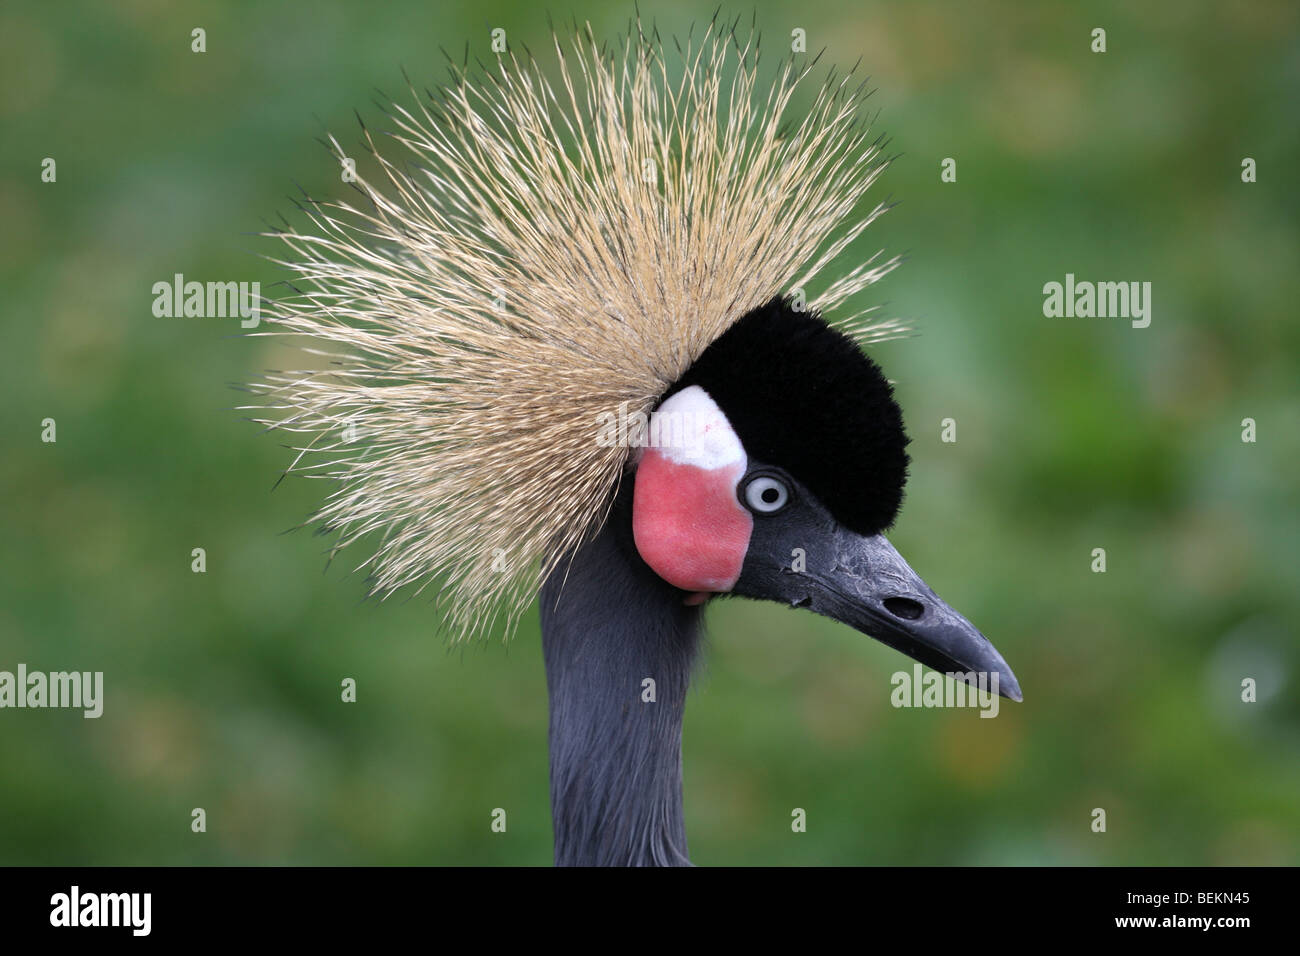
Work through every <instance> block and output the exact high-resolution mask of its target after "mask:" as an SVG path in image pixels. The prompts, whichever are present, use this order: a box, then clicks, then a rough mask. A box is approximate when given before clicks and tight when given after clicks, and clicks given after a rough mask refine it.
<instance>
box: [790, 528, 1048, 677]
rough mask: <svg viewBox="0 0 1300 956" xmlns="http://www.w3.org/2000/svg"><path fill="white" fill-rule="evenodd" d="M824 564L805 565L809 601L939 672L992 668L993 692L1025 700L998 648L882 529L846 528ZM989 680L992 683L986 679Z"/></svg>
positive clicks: (989, 671) (810, 605) (963, 672)
mask: <svg viewBox="0 0 1300 956" xmlns="http://www.w3.org/2000/svg"><path fill="white" fill-rule="evenodd" d="M833 550H834V555H835V560H834V561H833V562H831V564H830V566H829V567H823V568H814V567H813V566H811V565H810V566H809V568H808V571H807V572H806V573H807V575H808V577H810V578H811V579H812V584H813V585H814V586H813V588H812V589H811V590H812V594H811V596H810V600H809V602H808V604H807V605H806V606H808V608H809V610H812V611H815V612H817V613H818V614H824V615H825V616H827V617H831V618H834V619H835V620H837V621H841V622H843V623H844V624H847V625H849V626H850V627H852V628H854V629H856V630H858V631H861V632H863V633H864V634H867V635H869V636H871V637H874V638H875V639H876V640H878V641H881V642H882V643H884V644H888V645H889V646H890V647H892V648H895V649H896V650H899V651H902V652H903V653H904V654H906V655H907V656H908V657H910V658H912V659H913V660H917V661H920V662H921V663H922V664H924V665H926V666H927V667H932V668H934V669H935V670H937V671H941V672H943V673H945V674H951V675H952V676H954V677H956V678H958V679H963V680H966V681H967V682H968V683H970V682H971V681H972V677H971V675H979V674H987V675H989V678H988V679H990V680H991V678H992V676H993V675H995V674H996V675H997V680H998V693H999V694H1001V695H1002V696H1003V697H1007V698H1009V699H1011V700H1014V701H1020V700H1022V699H1023V697H1022V695H1021V693H1020V684H1019V682H1018V681H1017V680H1016V675H1015V674H1013V673H1011V668H1010V667H1008V666H1007V662H1006V661H1004V660H1003V659H1002V655H1001V654H999V653H998V651H997V648H995V647H994V646H993V645H992V644H990V643H989V640H988V638H986V637H985V636H984V635H983V634H981V633H980V632H979V631H978V630H976V628H975V626H974V625H973V624H971V622H970V621H968V620H966V618H964V617H962V616H961V615H960V614H958V613H957V612H956V611H954V610H953V609H952V608H951V607H949V606H948V605H947V603H945V602H944V600H943V599H942V598H940V597H939V595H937V594H935V593H934V591H932V590H931V589H930V587H929V585H927V584H926V583H925V582H924V581H923V580H921V577H920V575H918V574H917V573H916V572H915V571H913V570H912V569H911V568H910V567H909V566H908V564H907V562H906V561H904V560H903V556H902V555H901V554H899V553H898V551H897V550H895V548H894V546H893V545H892V544H890V543H889V541H888V540H886V539H885V537H884V536H883V535H872V536H871V537H863V536H862V535H857V534H854V533H852V532H851V531H847V530H845V529H843V528H841V529H839V530H838V532H837V534H836V540H835V542H834V549H833ZM986 686H989V685H986Z"/></svg>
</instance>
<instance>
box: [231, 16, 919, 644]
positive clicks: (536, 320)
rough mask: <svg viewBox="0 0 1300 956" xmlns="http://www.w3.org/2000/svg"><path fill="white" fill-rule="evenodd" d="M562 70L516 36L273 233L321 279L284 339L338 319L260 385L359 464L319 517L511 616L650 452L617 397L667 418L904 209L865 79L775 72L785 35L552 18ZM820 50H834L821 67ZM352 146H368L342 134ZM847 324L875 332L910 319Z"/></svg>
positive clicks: (397, 109)
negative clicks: (604, 434)
mask: <svg viewBox="0 0 1300 956" xmlns="http://www.w3.org/2000/svg"><path fill="white" fill-rule="evenodd" d="M553 39H554V47H555V55H556V60H557V64H556V67H555V76H556V77H557V79H556V80H555V81H552V80H551V79H549V78H548V75H547V73H546V72H545V71H544V70H543V68H542V66H541V65H540V64H539V63H538V62H537V61H536V60H535V59H533V58H532V56H531V55H527V56H525V57H523V58H522V59H521V58H520V57H518V56H516V55H515V54H514V53H513V52H511V53H509V54H504V55H501V56H500V57H498V59H497V61H496V62H495V63H494V64H492V65H491V67H490V68H487V67H484V68H482V69H481V70H480V71H477V72H475V71H471V70H469V69H466V68H463V67H453V68H452V78H451V82H450V83H449V84H448V85H447V86H446V87H444V88H441V89H439V90H438V91H436V92H434V93H429V94H427V95H426V96H424V97H419V96H416V97H415V100H416V102H415V103H414V104H413V105H412V106H410V107H406V106H400V105H397V104H391V105H390V107H389V115H390V117H391V119H392V121H393V124H394V130H393V132H392V134H391V136H392V139H393V141H394V142H395V143H396V144H398V146H400V147H401V148H402V149H404V150H406V151H408V153H409V155H407V156H406V162H405V163H402V164H400V165H399V163H398V162H396V161H394V160H393V159H391V158H389V157H387V156H385V155H384V153H382V152H381V151H380V150H379V149H378V148H376V146H375V140H374V137H373V135H372V133H371V131H370V130H369V129H367V128H365V127H364V124H363V127H362V128H363V137H364V141H365V143H366V147H367V149H368V150H369V151H370V152H371V153H372V154H373V155H374V157H375V160H376V162H377V164H378V169H379V170H380V171H381V175H380V176H379V177H378V178H377V181H375V182H371V181H369V180H368V179H366V178H365V177H364V176H362V175H361V174H358V178H357V182H356V188H357V190H358V192H359V194H360V196H361V201H360V202H358V203H357V204H355V205H354V204H351V203H348V202H317V201H311V200H309V201H308V202H307V203H306V204H305V205H304V212H305V213H306V216H307V217H308V219H309V220H310V222H311V228H309V229H307V230H305V231H299V230H298V229H296V228H286V229H285V230H283V231H277V232H274V233H271V235H275V236H277V237H278V238H280V239H282V240H283V242H284V243H285V245H286V246H287V247H288V249H289V251H290V254H289V255H283V254H282V255H280V256H276V257H274V261H276V262H277V263H278V264H280V265H281V266H283V267H284V268H286V269H288V270H290V272H292V273H293V276H294V277H293V279H292V280H291V282H290V286H291V288H292V289H293V290H294V294H292V295H290V296H287V297H284V298H281V299H279V300H278V301H275V302H273V303H271V304H270V307H269V314H268V315H267V316H266V318H267V320H268V321H269V322H270V323H272V324H273V330H272V331H270V332H267V333H264V334H270V335H284V334H288V335H293V336H295V337H307V338H310V339H312V340H315V341H316V342H317V343H319V345H318V346H317V347H315V348H308V349H307V351H314V352H315V354H317V355H320V356H323V357H324V358H326V359H327V360H328V364H327V365H326V367H325V368H324V369H317V370H305V371H299V372H285V373H278V374H272V375H270V376H268V378H267V379H266V380H265V381H263V382H261V383H259V384H258V385H255V386H254V388H255V390H257V391H258V392H260V394H261V395H262V396H263V397H264V403H263V404H261V405H258V406H255V407H256V408H258V409H259V410H260V413H261V417H260V418H259V419H258V420H259V421H263V422H264V423H265V424H268V425H270V426H272V427H274V428H276V429H279V430H280V431H284V432H292V433H295V434H297V435H301V436H305V437H304V438H303V439H302V440H301V441H299V442H298V443H296V450H297V458H296V460H295V461H294V463H293V465H292V466H291V468H290V469H289V470H290V471H291V472H300V473H305V474H309V475H316V476H324V477H329V478H332V479H334V480H335V481H336V482H337V486H336V487H335V488H334V490H333V491H332V492H331V493H330V495H329V497H328V499H327V500H326V502H325V504H324V505H323V507H322V508H321V509H320V511H319V512H318V514H317V515H316V516H315V520H318V521H319V522H320V523H321V524H322V525H323V527H324V528H326V529H329V530H334V531H337V532H338V540H337V543H336V545H335V547H334V551H335V552H337V550H338V549H340V548H343V547H345V546H347V545H348V544H351V543H353V542H355V541H356V540H357V539H359V538H361V537H363V536H365V535H369V534H371V533H374V534H376V535H377V536H378V538H377V540H378V545H377V547H376V550H375V551H374V553H373V554H372V555H370V556H369V557H368V558H366V559H365V560H364V561H363V562H362V563H361V564H360V565H359V569H366V570H368V571H369V573H370V576H371V578H372V586H373V588H374V590H376V591H377V592H380V593H383V594H388V593H391V592H392V591H394V590H395V589H397V588H399V587H403V586H407V585H411V586H414V588H415V589H416V590H417V592H418V591H420V590H423V589H424V588H426V587H428V586H429V585H430V584H431V583H433V584H435V586H437V587H438V588H439V591H440V600H441V601H442V602H443V603H445V605H446V608H445V610H446V615H445V620H446V623H447V624H448V625H449V626H450V627H451V629H452V630H453V631H454V632H455V633H457V634H459V635H470V634H474V633H478V632H482V631H484V630H486V629H487V628H489V627H490V626H491V625H492V622H493V619H494V616H495V615H496V613H497V612H498V611H504V616H505V620H506V624H507V633H508V632H509V631H510V630H512V629H513V625H514V623H515V621H516V620H517V618H518V616H519V614H520V613H521V612H522V611H523V610H524V609H526V608H527V606H528V605H529V603H530V602H531V601H532V599H533V596H534V595H535V594H536V592H537V588H538V586H539V585H540V583H541V582H542V580H544V579H545V577H546V576H547V574H548V573H549V572H550V571H551V570H552V569H553V568H554V566H555V565H556V562H557V561H559V560H560V556H561V555H563V554H564V553H566V552H567V551H568V550H569V549H570V548H571V547H572V546H573V545H575V544H576V543H578V542H580V541H581V540H583V539H584V538H585V537H586V536H588V535H589V534H591V533H593V532H594V530H596V529H597V528H598V527H599V525H600V523H601V521H602V520H603V519H604V517H605V511H606V509H607V508H608V507H609V503H610V500H611V491H612V490H613V489H614V488H615V487H616V486H617V484H618V482H619V480H620V478H621V476H622V474H623V469H624V466H625V464H626V462H627V458H628V453H629V449H627V448H623V447H608V446H607V445H604V444H602V443H600V442H599V441H598V440H597V425H598V422H599V421H600V420H601V418H600V416H601V414H602V413H607V412H615V413H617V411H618V410H619V408H620V406H624V403H626V405H625V406H624V407H626V408H627V410H628V412H629V413H633V414H634V413H637V412H642V413H645V412H648V411H649V410H650V409H651V408H652V407H653V406H654V404H655V403H656V401H657V400H658V399H659V398H660V397H661V396H662V395H663V394H664V393H665V391H666V390H667V389H668V388H669V387H671V386H672V385H673V383H674V382H676V381H677V380H678V378H679V377H680V376H681V375H682V374H683V373H684V372H685V371H686V370H687V369H688V368H689V367H690V366H691V364H692V362H693V361H694V360H695V359H696V358H697V357H698V356H699V355H700V354H701V353H702V352H703V351H704V349H705V348H706V347H707V346H708V345H709V344H710V343H711V342H713V341H714V340H715V339H717V338H718V336H720V335H721V334H722V333H723V332H724V331H726V329H727V328H728V327H729V326H730V325H731V324H732V323H733V322H735V321H736V320H737V319H738V318H739V317H741V316H742V315H744V314H745V313H746V312H747V311H749V310H750V309H752V308H754V307H756V306H758V305H761V304H763V303H765V302H768V301H769V300H771V299H772V298H773V296H774V295H778V294H785V293H789V292H790V291H791V290H792V289H793V288H795V287H801V288H809V287H810V286H812V285H813V284H814V283H815V282H816V281H817V279H818V277H819V276H820V275H821V274H822V273H823V272H824V271H825V270H826V268H827V267H828V266H829V265H830V264H831V263H832V262H833V261H835V260H836V258H837V257H838V256H840V255H841V253H843V252H844V251H845V249H846V248H847V247H848V246H849V244H850V243H851V242H853V241H854V240H855V239H856V238H857V237H858V236H859V235H860V234H861V233H862V232H863V230H865V229H866V228H867V226H868V225H869V224H870V223H871V222H872V221H873V220H874V219H875V218H876V217H877V216H878V215H880V214H881V212H883V211H884V209H885V206H884V205H883V204H878V205H875V206H874V207H871V208H870V209H869V210H865V211H859V205H860V203H861V202H862V200H863V196H864V194H865V193H866V192H867V189H868V187H869V186H870V185H871V184H872V182H873V181H874V180H875V179H876V177H877V176H878V175H879V173H880V171H881V169H882V168H883V166H884V165H885V163H886V160H885V159H884V157H883V156H882V154H881V147H882V143H881V141H880V140H879V139H871V138H869V133H868V130H867V127H868V125H869V124H868V122H867V118H866V117H865V115H864V109H863V99H864V98H865V95H866V94H864V91H863V87H862V86H861V85H857V86H855V85H853V74H852V73H850V74H848V75H847V76H842V77H836V76H835V75H833V74H832V75H830V76H828V77H827V79H826V80H825V81H824V82H823V83H822V85H821V86H820V87H819V88H818V90H817V92H816V94H815V96H814V97H813V102H812V104H811V106H810V107H809V108H808V109H807V111H806V112H799V113H796V112H795V111H794V110H793V109H792V108H791V103H792V99H793V97H794V94H795V91H796V89H797V88H798V87H799V86H800V84H801V83H803V82H804V81H805V80H806V79H807V77H808V76H809V74H810V71H811V69H812V64H809V63H807V62H803V61H799V60H796V59H795V58H791V59H789V60H787V61H785V62H784V63H783V64H782V65H781V66H780V68H779V69H778V70H777V71H776V75H775V77H773V79H772V82H771V87H770V89H768V90H767V91H766V92H763V91H761V90H760V87H759V76H760V74H759V69H758V37H757V34H754V33H751V34H750V35H749V37H748V38H747V39H741V38H740V37H738V36H737V34H736V32H735V28H734V25H732V26H730V27H728V26H727V25H725V24H721V23H719V22H718V21H717V20H716V19H715V21H714V22H713V23H710V24H709V26H708V28H707V29H706V30H705V32H704V34H703V36H702V37H701V38H700V39H699V40H698V41H697V42H695V41H690V40H688V41H687V43H686V45H685V46H684V47H683V46H681V45H680V44H676V43H675V44H674V50H675V53H676V56H672V57H670V55H669V54H668V52H667V51H666V50H665V45H664V43H663V42H662V40H661V39H660V38H659V36H658V35H657V33H652V34H651V35H649V36H648V35H646V34H645V33H644V32H643V31H642V27H641V24H640V22H639V21H638V22H634V23H633V25H632V26H631V28H630V29H629V31H628V35H627V37H626V39H625V41H624V42H623V44H622V47H621V49H619V50H617V51H615V52H607V51H606V50H605V49H604V48H603V47H602V46H601V45H599V44H598V42H597V40H596V38H595V36H594V33H593V31H592V29H591V27H590V25H587V26H586V27H585V29H582V30H576V29H575V31H574V34H573V36H572V38H571V39H569V40H567V41H562V40H561V39H560V37H559V35H558V34H554V35H553ZM814 62H815V61H814ZM330 144H331V146H332V149H333V150H334V152H335V153H336V154H337V156H338V157H339V159H340V160H342V159H343V158H345V156H346V153H345V151H344V150H343V149H342V147H340V146H339V144H338V142H337V140H335V139H334V138H333V137H330ZM881 256H882V254H881V253H877V254H876V255H875V256H873V257H871V258H870V259H869V260H867V261H866V262H863V263H861V264H859V265H857V266H855V267H853V268H852V269H850V270H849V271H848V272H847V273H845V274H843V275H842V276H840V277H839V278H838V279H837V280H835V281H833V282H831V283H829V284H828V285H826V286H825V288H824V289H823V291H821V293H820V294H819V295H817V296H815V297H810V301H809V302H808V305H809V306H810V307H811V308H814V309H816V310H818V311H820V312H822V313H823V314H831V313H832V312H833V310H834V309H835V308H836V307H837V306H839V305H841V304H842V303H844V302H845V301H846V300H848V299H850V298H851V297H853V296H854V295H855V294H857V293H858V292H860V291H862V290H863V289H864V288H866V286H868V285H870V284H871V283H872V282H874V281H876V280H877V279H878V278H880V277H881V276H882V275H883V274H884V273H886V272H888V271H889V270H890V269H892V268H893V267H894V265H895V264H896V262H897V260H896V259H890V260H886V261H882V259H881ZM869 312H870V310H868V312H861V313H858V314H857V315H855V316H853V317H851V318H850V319H847V320H845V321H843V322H841V323H840V327H841V328H844V329H845V330H846V331H850V332H853V333H854V334H855V335H856V337H857V338H858V340H859V341H860V342H863V343H866V342H871V341H876V340H880V339H884V338H890V337H893V336H895V335H897V334H899V332H900V331H901V329H900V327H899V326H898V325H897V323H895V322H879V321H875V322H870V321H868V320H867V316H868V313H869Z"/></svg>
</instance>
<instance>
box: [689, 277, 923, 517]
mask: <svg viewBox="0 0 1300 956" xmlns="http://www.w3.org/2000/svg"><path fill="white" fill-rule="evenodd" d="M691 385H698V386H700V387H701V388H702V389H704V391H706V392H708V393H709V395H710V396H711V397H712V398H713V400H714V401H715V402H717V403H718V407H720V408H721V409H722V411H723V413H724V414H726V416H727V418H728V419H729V420H730V422H731V427H732V428H733V429H734V430H735V432H736V434H737V436H738V437H739V438H740V441H741V443H742V444H744V446H745V451H746V452H747V453H748V454H749V455H750V456H751V457H753V458H756V459H758V460H759V461H761V462H763V463H764V464H768V465H775V466H777V467H779V468H783V469H785V470H786V471H787V472H789V473H790V475H791V476H792V477H794V478H795V479H796V480H798V481H799V482H801V483H802V484H803V485H804V486H805V487H806V488H807V489H808V490H809V491H811V492H812V493H813V494H814V495H816V496H817V498H818V499H819V500H820V501H821V503H822V504H823V505H825V507H826V508H827V509H828V510H829V511H830V512H831V514H832V515H834V517H835V519H836V520H837V521H839V522H840V523H841V524H843V525H844V526H845V527H847V528H849V529H850V530H852V531H855V532H857V533H858V534H867V535H869V534H877V533H879V532H881V531H883V530H885V529H886V528H888V527H889V526H890V525H891V524H893V523H894V518H895V517H896V516H897V514H898V509H899V506H900V505H901V504H902V501H903V485H904V484H905V483H906V481H907V464H908V458H907V451H906V446H907V443H908V438H907V435H906V433H905V432H904V431H903V415H902V412H901V411H900V410H899V407H898V403H897V402H895V401H894V397H893V391H894V390H893V387H892V386H890V384H889V382H888V380H887V379H886V378H885V376H884V374H883V373H882V372H881V371H880V368H879V366H877V365H876V363H875V362H873V361H871V359H869V358H867V356H866V355H865V354H863V352H862V350H861V349H860V348H859V347H858V345H857V343H856V342H854V341H853V340H852V339H851V338H849V337H848V336H847V335H845V334H844V333H842V332H840V331H838V330H836V329H834V328H832V327H831V326H830V325H828V324H827V323H826V321H825V320H824V319H822V318H821V316H819V315H817V314H816V313H814V312H798V311H795V309H794V308H793V307H792V306H791V305H790V303H789V301H788V300H784V299H780V298H777V299H773V300H772V301H771V302H768V303H767V304H766V305H763V306H760V307H759V308H757V309H754V310H753V311H752V312H749V313H747V314H746V315H745V316H743V317H742V318H741V319H740V320H739V321H737V322H736V323H735V324H734V325H733V326H731V328H729V329H728V330H727V331H726V332H724V333H723V334H722V335H720V336H719V337H718V338H717V339H715V340H714V342H713V343H712V344H711V345H709V347H708V348H707V349H705V350H704V352H703V353H702V354H701V355H700V357H699V358H698V359H697V360H696V361H695V363H694V364H693V365H692V366H691V367H690V368H689V369H688V370H687V371H686V373H685V374H684V375H683V376H682V377H681V379H679V380H678V381H677V382H676V383H674V385H673V387H672V388H671V389H669V390H668V392H667V393H665V395H664V398H667V397H668V396H669V395H672V394H673V393H674V392H678V391H680V390H682V389H683V388H687V387H689V386H691Z"/></svg>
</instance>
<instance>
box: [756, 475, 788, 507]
mask: <svg viewBox="0 0 1300 956" xmlns="http://www.w3.org/2000/svg"><path fill="white" fill-rule="evenodd" d="M789 500H790V490H789V489H788V488H786V486H785V483H784V482H782V481H779V480H778V479H776V478H773V477H772V476H771V475H759V476H758V477H757V478H755V479H754V480H753V481H751V482H750V483H749V484H748V485H746V486H745V503H746V504H747V505H749V507H750V508H751V509H752V510H754V511H759V512H762V513H763V514H771V513H772V512H774V511H780V510H781V509H782V508H784V507H785V503H786V502H787V501H789Z"/></svg>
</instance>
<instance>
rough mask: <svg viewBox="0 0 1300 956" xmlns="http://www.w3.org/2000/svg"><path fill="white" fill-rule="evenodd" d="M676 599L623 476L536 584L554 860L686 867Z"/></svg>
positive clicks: (686, 640) (682, 678) (679, 606)
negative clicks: (609, 500)
mask: <svg viewBox="0 0 1300 956" xmlns="http://www.w3.org/2000/svg"><path fill="white" fill-rule="evenodd" d="M683 597H684V594H683V592H681V591H679V590H677V589H676V588H673V587H672V586H670V585H668V584H667V583H665V582H664V581H663V580H662V579H660V578H659V577H658V576H657V575H656V574H655V573H654V572H653V571H651V570H650V568H649V567H647V566H646V564H645V563H644V562H643V561H642V560H641V558H640V555H638V554H637V552H636V548H635V546H634V545H633V542H632V534H631V481H625V482H624V484H623V491H622V492H620V494H619V496H618V498H617V499H616V500H615V502H614V507H613V509H611V513H610V516H609V519H608V520H607V521H606V524H605V527H604V529H603V530H602V531H601V532H600V533H599V534H598V535H597V536H596V537H595V538H594V539H593V540H592V541H591V542H590V543H588V544H586V545H584V546H583V547H581V548H580V549H578V551H577V552H576V553H575V554H574V555H573V560H572V561H571V562H570V561H569V560H567V559H566V560H565V561H563V562H561V564H560V566H559V567H558V569H557V570H556V572H555V573H554V574H553V575H552V576H551V577H550V578H549V579H548V580H547V582H546V583H545V584H544V585H543V586H542V591H541V596H540V603H541V617H542V648H543V651H544V654H545V658H546V684H547V690H548V692H549V695H550V711H551V719H550V749H551V814H552V817H553V820H554V826H555V863H556V865H558V866H575V865H576V866H688V865H690V861H689V860H688V859H687V857H686V826H685V822H684V820H683V817H682V717H683V715H684V713H685V710H686V691H687V687H688V685H689V683H690V675H691V665H692V662H693V661H694V659H695V652H696V647H697V645H698V643H699V625H700V609H699V608H698V607H687V606H685V605H684V604H683V603H682V598H683ZM647 680H651V681H653V682H654V683H653V685H652V687H651V685H648V684H647V683H646V681H647ZM651 689H653V696H654V701H653V702H649V701H648V700H647V698H648V697H649V696H650V694H651Z"/></svg>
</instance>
